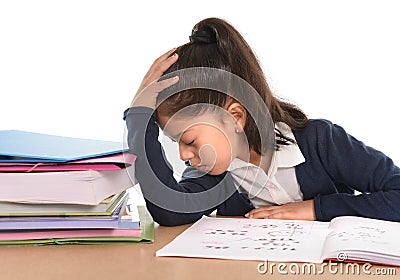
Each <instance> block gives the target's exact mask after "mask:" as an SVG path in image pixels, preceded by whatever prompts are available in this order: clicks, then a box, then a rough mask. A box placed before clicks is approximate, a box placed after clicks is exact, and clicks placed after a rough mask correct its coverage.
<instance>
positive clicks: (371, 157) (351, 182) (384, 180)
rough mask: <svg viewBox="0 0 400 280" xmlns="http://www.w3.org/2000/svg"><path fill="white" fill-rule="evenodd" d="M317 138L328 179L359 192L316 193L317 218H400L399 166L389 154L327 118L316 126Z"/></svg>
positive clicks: (393, 219) (323, 219) (326, 219)
mask: <svg viewBox="0 0 400 280" xmlns="http://www.w3.org/2000/svg"><path fill="white" fill-rule="evenodd" d="M317 142H318V145H317V146H318V153H319V156H320V160H321V162H322V164H323V165H324V168H325V169H326V171H327V173H328V175H329V176H330V177H331V179H332V181H334V183H335V184H336V185H345V186H348V187H350V188H353V189H354V190H357V191H359V192H361V194H358V195H357V194H356V195H354V194H347V193H340V192H338V193H333V194H327V195H318V196H317V197H315V198H314V207H315V212H316V217H317V219H318V220H322V221H329V220H331V219H332V218H334V217H336V216H344V215H352V216H363V217H369V218H375V219H382V220H392V221H400V207H399V205H400V169H399V168H398V167H397V166H396V165H395V164H394V163H393V161H392V160H391V159H390V158H389V157H387V156H386V155H384V154H383V153H382V152H379V151H377V150H375V149H373V148H371V147H368V146H366V145H365V144H364V143H363V142H361V141H358V140H357V139H355V138H354V137H352V136H351V135H349V134H347V133H346V131H345V130H344V129H343V128H341V127H340V126H337V125H334V124H332V123H329V122H325V124H324V125H322V126H321V127H320V128H319V129H318V130H317Z"/></svg>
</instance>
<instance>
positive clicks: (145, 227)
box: [0, 206, 154, 245]
mask: <svg viewBox="0 0 400 280" xmlns="http://www.w3.org/2000/svg"><path fill="white" fill-rule="evenodd" d="M138 210H139V218H140V236H135V237H130V236H112V237H110V236H102V237H81V238H53V239H35V240H7V241H5V240H3V241H2V240H0V245H52V244H55V245H66V244H110V243H112V244H114V243H139V242H140V243H152V242H153V241H154V221H153V218H152V217H151V215H150V213H149V212H148V211H147V209H146V207H145V206H138Z"/></svg>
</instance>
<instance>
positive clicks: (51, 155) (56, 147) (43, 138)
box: [0, 130, 127, 162]
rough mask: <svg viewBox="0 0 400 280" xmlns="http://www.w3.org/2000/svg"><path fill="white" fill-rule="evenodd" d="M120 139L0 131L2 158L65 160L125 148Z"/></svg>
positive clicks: (13, 159)
mask: <svg viewBox="0 0 400 280" xmlns="http://www.w3.org/2000/svg"><path fill="white" fill-rule="evenodd" d="M126 150H127V149H126V148H124V145H123V143H122V142H113V141H102V140H91V139H82V138H73V137H64V136H57V135H49V134H42V133H35V132H28V131H20V130H2V131H0V161H2V162H17V161H18V162H67V161H73V160H80V159H86V158H93V157H99V156H106V155H111V154H116V153H121V152H124V151H126Z"/></svg>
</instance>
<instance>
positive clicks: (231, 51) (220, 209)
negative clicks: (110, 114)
mask: <svg viewBox="0 0 400 280" xmlns="http://www.w3.org/2000/svg"><path fill="white" fill-rule="evenodd" d="M192 67H207V68H195V69H200V70H197V71H198V72H194V75H195V78H194V79H190V78H189V79H187V78H186V77H184V75H183V74H182V73H183V72H180V71H182V70H185V69H191V68H192ZM209 68H211V69H214V70H210V71H211V72H212V73H211V74H210V72H208V73H206V72H207V71H208V70H207V69H209ZM204 69H205V70H204ZM217 70H220V71H221V72H218V71H217ZM176 71H178V72H176ZM213 71H214V72H213ZM215 71H216V72H215ZM223 71H227V72H229V73H232V75H237V76H239V77H240V78H241V79H243V81H245V82H247V83H248V84H249V85H250V86H251V88H252V89H254V90H255V91H256V92H257V97H255V96H253V95H249V96H244V97H242V99H241V98H240V96H237V95H234V94H233V95H231V94H229V93H228V92H235V91H236V92H237V91H240V92H242V93H243V92H248V91H243V88H240V90H238V89H237V87H235V86H232V83H231V84H230V85H229V83H228V86H227V87H226V91H225V92H222V91H221V90H216V89H215V88H213V87H211V88H204V87H203V88H202V86H199V87H198V88H195V89H193V88H190V87H188V86H187V84H188V83H191V81H193V80H203V81H210V80H213V79H215V77H216V76H218V75H219V76H222V80H229V81H231V80H232V79H233V78H232V77H228V78H226V76H224V75H225V74H224V73H225V72H223ZM176 73H178V74H176ZM196 73H197V74H196ZM221 73H222V74H221ZM163 74H169V75H170V76H168V75H167V77H168V78H166V79H165V77H163V78H162V79H160V77H161V76H162V75H163ZM181 74H182V75H181ZM192 74H193V73H192ZM192 76H193V75H192ZM185 83H186V84H185ZM180 84H183V86H182V87H181V89H180V90H179V85H180ZM234 85H236V84H234ZM174 87H175V89H174ZM177 88H178V90H177ZM248 100H250V101H249V102H248V104H250V106H254V107H257V106H259V105H260V104H261V103H262V105H264V107H266V108H267V111H262V110H261V111H262V112H263V113H262V114H261V113H260V112H261V111H260V110H258V109H257V110H256V113H253V114H252V113H251V111H252V110H253V108H250V107H249V106H246V104H245V102H247V101H248ZM259 100H261V102H259ZM251 104H252V105H251ZM268 112H269V113H268ZM259 115H262V116H263V117H264V120H265V121H264V122H262V124H261V125H260V121H258V122H257V116H259ZM124 118H125V120H126V124H127V129H128V144H129V148H130V150H131V152H133V153H135V154H136V155H137V160H136V162H135V165H136V173H135V176H136V178H137V180H138V181H139V183H140V186H141V189H142V191H143V194H144V197H145V199H146V204H147V208H148V210H149V211H150V213H151V214H152V216H153V218H154V220H155V221H156V222H158V223H159V224H161V225H180V224H185V223H191V222H194V221H196V220H198V219H199V218H201V216H202V215H208V214H210V213H211V212H213V211H214V210H217V214H219V215H235V216H236V215H244V216H245V217H247V218H278V219H304V220H319V221H329V220H331V219H332V218H334V217H336V216H343V215H354V216H363V217H370V218H376V219H383V220H392V221H400V207H398V205H399V203H400V169H399V168H398V167H397V166H395V165H394V163H393V162H392V160H391V159H390V158H388V157H387V156H385V155H384V154H383V153H381V152H379V151H377V150H374V149H373V148H371V147H368V146H366V145H364V144H363V143H362V142H360V141H358V140H356V139H355V138H353V137H352V136H350V135H349V134H347V133H346V132H345V131H344V130H343V129H342V128H341V127H340V126H337V125H335V124H332V123H331V122H329V121H327V120H322V119H314V120H311V119H308V118H307V116H306V115H305V114H304V113H303V112H302V111H301V110H300V109H299V108H297V107H296V106H294V105H292V104H289V103H287V102H283V101H282V100H280V99H278V98H277V97H275V96H274V95H273V94H272V93H271V91H270V89H269V87H268V85H267V82H266V79H265V77H264V75H263V72H262V70H261V67H260V65H259V63H258V61H257V58H256V56H255V55H254V53H253V51H252V50H251V48H250V47H249V46H248V44H247V43H246V41H245V40H244V39H243V38H242V36H241V35H240V34H239V32H238V31H237V30H236V29H235V28H234V27H232V26H231V25H230V24H228V23H227V22H226V21H224V20H221V19H218V18H208V19H205V20H202V21H201V22H199V23H198V24H196V25H195V26H194V28H193V31H192V35H191V36H190V42H189V43H187V44H185V45H182V46H180V47H178V48H176V49H175V48H174V49H172V50H170V51H168V52H167V53H165V54H164V55H162V56H160V57H159V58H158V59H157V60H155V62H154V63H153V65H152V66H151V67H150V70H149V71H148V73H147V74H146V76H145V77H144V79H143V82H142V84H141V85H140V87H139V89H138V93H137V94H136V96H135V98H134V99H133V101H132V104H131V107H130V108H129V109H128V110H126V111H125V113H124ZM270 122H271V123H270ZM271 124H272V125H271ZM158 127H160V128H161V129H162V130H163V132H164V134H166V135H167V136H169V137H170V138H171V139H173V140H174V141H177V142H178V146H179V153H180V157H181V159H182V160H184V161H185V162H186V163H187V165H188V167H187V169H186V170H185V172H184V174H183V175H182V179H181V180H180V182H176V180H175V179H174V177H173V172H172V170H171V168H170V166H169V165H168V163H167V162H166V160H165V159H164V153H163V150H162V147H161V145H160V143H159V142H158V140H157V139H158ZM271 131H272V132H273V133H272V134H271ZM269 135H273V138H274V139H273V140H271V137H269ZM265 139H267V141H266V142H267V145H263V141H264V142H265ZM271 143H272V144H271ZM271 147H273V150H272V149H271ZM355 191H358V192H359V193H358V194H357V195H356V194H355Z"/></svg>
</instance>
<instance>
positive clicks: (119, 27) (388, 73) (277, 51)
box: [0, 0, 400, 164]
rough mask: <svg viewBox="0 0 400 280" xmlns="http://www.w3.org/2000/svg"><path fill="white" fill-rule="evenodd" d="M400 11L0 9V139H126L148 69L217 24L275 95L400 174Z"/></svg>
mask: <svg viewBox="0 0 400 280" xmlns="http://www.w3.org/2000/svg"><path fill="white" fill-rule="evenodd" d="M396 2H397V3H396ZM399 5H400V4H398V1H395V0H393V1H385V0H375V1H351V0H347V1H343V0H340V1H338V0H336V1H304V0H302V1H249V0H248V1H237V2H235V1H232V0H230V1H226V0H225V1H216V0H213V1H205V0H202V1H193V2H191V1H175V2H173V1H159V2H157V1H99V0H96V1H88V0H79V1H75V0H69V1H55V0H52V1H43V0H35V1H18V0H13V1H3V0H0V104H1V107H0V129H1V130H2V129H20V130H28V131H34V132H42V133H50V134H58V135H64V136H73V137H81V138H94V139H103V140H114V141H121V140H122V139H123V131H124V122H123V121H122V112H123V111H124V109H125V108H127V106H129V104H130V102H131V99H132V97H133V96H134V94H135V92H136V88H137V87H138V85H139V83H140V81H141V79H142V77H143V75H144V74H145V73H146V71H147V69H148V67H149V66H150V65H151V63H152V62H153V60H154V59H155V58H156V57H158V56H159V55H160V54H162V53H164V52H165V51H167V50H169V49H171V48H172V47H175V46H179V45H181V44H184V43H186V42H187V41H188V36H189V35H190V32H191V29H192V27H193V26H194V24H195V23H197V22H198V21H200V20H201V19H203V18H206V17H211V16H213V17H221V18H224V19H226V20H227V21H229V22H230V23H232V24H233V25H234V26H235V27H236V28H237V29H238V30H239V31H240V32H241V33H242V35H243V36H244V37H245V39H246V40H247V41H248V43H249V44H250V46H252V47H253V49H254V51H255V52H256V54H257V55H258V57H259V59H260V62H261V64H262V66H263V69H264V71H265V75H266V77H267V79H268V81H269V83H270V86H271V88H272V89H273V91H274V93H275V94H277V95H279V96H281V97H284V98H285V99H288V100H289V101H291V102H293V103H295V104H297V105H299V106H300V107H301V108H302V109H303V110H304V111H305V112H306V113H307V114H308V116H309V117H311V118H326V119H329V120H331V121H333V122H335V123H338V124H340V125H341V126H343V127H344V128H345V129H346V130H347V131H348V132H349V133H350V134H352V135H354V136H355V137H356V138H358V139H360V140H363V141H364V142H365V143H366V144H368V145H370V146H373V147H375V148H377V149H379V150H382V151H383V152H385V153H386V154H388V155H389V156H390V157H392V158H393V159H394V160H395V162H396V163H397V164H400V149H398V139H397V138H398V136H399V134H400V133H399V132H398V125H397V120H398V115H399V106H398V101H397V100H398V96H399V94H400V85H399V83H398V80H399V76H400V75H399V74H400V69H399V68H400V51H399V50H400V37H399V33H400V30H399V29H400V16H399V14H400V8H399Z"/></svg>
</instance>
